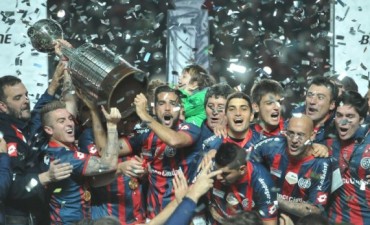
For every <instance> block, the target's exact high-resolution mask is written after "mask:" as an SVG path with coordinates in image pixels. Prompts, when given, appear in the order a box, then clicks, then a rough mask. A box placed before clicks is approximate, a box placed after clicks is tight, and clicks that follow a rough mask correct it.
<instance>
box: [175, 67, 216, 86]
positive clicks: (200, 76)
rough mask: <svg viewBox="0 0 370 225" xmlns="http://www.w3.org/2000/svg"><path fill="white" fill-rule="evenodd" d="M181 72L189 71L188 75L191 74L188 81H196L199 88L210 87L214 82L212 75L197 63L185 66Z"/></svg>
mask: <svg viewBox="0 0 370 225" xmlns="http://www.w3.org/2000/svg"><path fill="white" fill-rule="evenodd" d="M182 73H189V75H190V76H191V78H190V83H191V82H197V83H198V87H199V89H203V88H205V87H210V86H212V85H213V84H215V83H216V82H215V79H214V77H212V76H211V75H209V74H208V72H207V71H206V70H205V69H204V68H203V67H201V66H200V65H197V64H191V65H188V66H186V67H185V68H184V69H183V70H182Z"/></svg>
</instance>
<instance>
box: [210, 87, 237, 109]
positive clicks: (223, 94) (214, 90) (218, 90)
mask: <svg viewBox="0 0 370 225" xmlns="http://www.w3.org/2000/svg"><path fill="white" fill-rule="evenodd" d="M234 91H235V90H234V89H233V88H232V87H231V86H230V85H228V84H214V85H212V86H211V87H210V88H209V89H208V90H207V93H206V96H205V98H204V107H205V106H206V105H207V103H208V99H209V98H211V97H212V96H215V97H216V98H224V99H227V97H228V96H229V95H230V94H231V93H233V92H234Z"/></svg>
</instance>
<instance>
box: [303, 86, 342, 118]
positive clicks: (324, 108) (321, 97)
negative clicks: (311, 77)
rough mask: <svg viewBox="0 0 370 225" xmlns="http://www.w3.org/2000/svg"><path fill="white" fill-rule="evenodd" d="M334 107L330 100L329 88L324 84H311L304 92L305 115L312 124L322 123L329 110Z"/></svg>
mask: <svg viewBox="0 0 370 225" xmlns="http://www.w3.org/2000/svg"><path fill="white" fill-rule="evenodd" d="M334 107H335V102H334V101H332V100H331V93H330V89H329V88H327V87H325V86H317V85H311V86H310V88H309V89H308V91H307V94H306V115H307V116H309V117H310V118H311V119H312V120H313V122H314V124H319V123H322V122H323V121H324V120H325V117H326V115H328V113H329V111H330V110H333V109H334Z"/></svg>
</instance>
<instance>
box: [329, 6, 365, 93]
mask: <svg viewBox="0 0 370 225" xmlns="http://www.w3.org/2000/svg"><path fill="white" fill-rule="evenodd" d="M369 12H370V1H364V0H337V1H336V4H335V10H334V18H333V19H334V28H333V29H334V54H332V60H333V63H334V70H335V72H336V73H337V74H339V75H340V76H342V77H344V76H350V77H352V78H353V79H354V80H355V81H356V83H357V85H358V86H359V92H360V93H361V94H362V95H365V94H366V93H367V89H368V83H369V79H370V78H369V73H370V16H369Z"/></svg>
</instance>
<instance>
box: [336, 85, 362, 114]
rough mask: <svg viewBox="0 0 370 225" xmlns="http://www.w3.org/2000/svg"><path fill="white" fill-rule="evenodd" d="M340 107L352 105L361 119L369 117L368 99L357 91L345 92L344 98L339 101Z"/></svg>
mask: <svg viewBox="0 0 370 225" xmlns="http://www.w3.org/2000/svg"><path fill="white" fill-rule="evenodd" d="M338 102H339V103H338V106H339V105H341V104H343V105H350V106H352V107H353V108H355V110H356V112H357V113H358V114H359V115H360V117H361V118H365V117H366V115H367V111H368V109H369V105H368V104H367V100H366V98H364V97H362V96H361V94H359V93H358V92H356V91H345V92H343V94H342V96H341V97H340V98H339V100H338Z"/></svg>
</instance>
